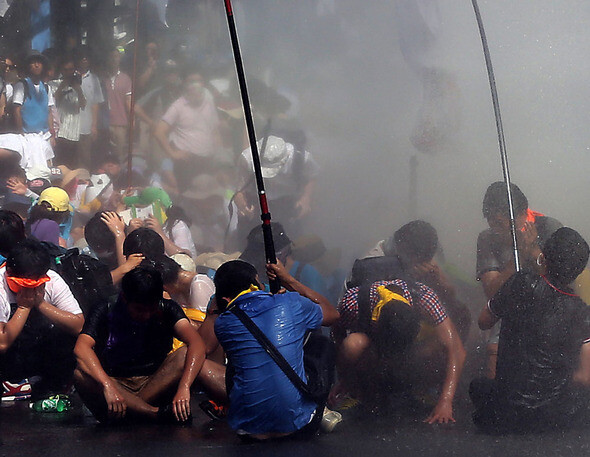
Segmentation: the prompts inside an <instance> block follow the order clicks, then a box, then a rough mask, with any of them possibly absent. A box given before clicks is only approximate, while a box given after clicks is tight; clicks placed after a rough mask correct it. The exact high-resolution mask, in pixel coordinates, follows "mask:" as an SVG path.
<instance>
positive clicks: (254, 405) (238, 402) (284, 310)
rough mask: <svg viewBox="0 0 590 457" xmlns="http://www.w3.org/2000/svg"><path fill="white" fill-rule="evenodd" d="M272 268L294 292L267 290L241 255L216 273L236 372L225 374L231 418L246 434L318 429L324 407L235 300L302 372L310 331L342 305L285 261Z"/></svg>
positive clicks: (224, 337) (222, 338)
mask: <svg viewBox="0 0 590 457" xmlns="http://www.w3.org/2000/svg"><path fill="white" fill-rule="evenodd" d="M267 274H268V276H269V279H271V280H273V279H275V278H278V279H279V280H280V282H281V284H282V285H283V286H284V287H285V288H286V289H287V290H289V291H290V292H286V293H281V294H276V295H271V294H270V293H267V292H265V291H264V290H263V289H262V290H261V284H260V281H259V280H258V274H257V271H256V268H254V267H253V266H252V265H251V264H249V263H247V262H244V261H242V260H232V261H230V262H226V263H224V264H223V265H221V266H220V267H219V269H218V270H217V272H216V274H215V278H214V282H215V297H216V302H217V306H218V308H219V310H220V311H221V314H220V315H219V317H218V318H217V320H216V321H215V334H216V335H217V339H218V340H219V343H220V344H221V346H222V347H223V349H224V350H225V352H226V355H227V358H228V361H229V365H230V366H231V367H233V370H234V375H233V376H231V377H230V375H229V369H228V374H227V375H226V376H227V380H226V384H227V385H228V387H229V386H231V388H228V396H229V401H230V406H229V411H228V416H227V421H228V423H229V426H230V427H231V428H232V429H234V430H236V431H237V432H238V434H239V435H240V437H241V438H242V439H246V440H249V439H254V440H263V439H269V438H279V437H283V436H289V435H294V434H301V435H304V434H305V435H307V433H306V432H308V431H309V432H310V433H311V434H313V433H315V430H312V429H313V428H317V427H318V425H319V422H320V421H321V419H322V412H323V409H324V408H323V406H321V408H318V405H317V404H316V403H315V402H313V401H311V400H310V399H308V398H306V397H305V396H304V395H303V394H302V393H301V392H300V391H299V389H298V388H297V387H295V385H294V384H292V382H291V381H290V380H289V379H288V378H287V377H286V376H285V374H284V373H283V372H282V370H281V369H280V368H279V366H278V365H277V364H276V363H275V362H274V361H273V360H272V359H271V358H270V356H269V355H268V354H267V353H266V352H265V350H264V349H263V348H262V346H261V345H260V344H259V343H258V341H257V340H256V339H255V337H254V336H253V335H252V334H251V333H250V332H249V330H247V329H246V327H244V325H243V324H242V323H241V322H240V320H239V318H238V317H237V316H236V315H235V314H234V313H232V312H231V311H230V310H231V307H234V306H235V307H239V308H240V309H242V310H243V311H244V312H245V313H246V314H247V315H248V316H249V317H250V318H251V319H252V320H253V321H254V323H255V324H256V325H257V326H258V327H259V328H260V329H261V330H262V331H263V333H264V334H265V335H266V336H267V338H268V339H269V340H270V341H271V342H272V344H274V345H275V347H276V348H277V349H278V350H279V351H280V352H281V354H282V355H283V356H284V357H285V359H286V360H287V362H288V363H289V364H290V365H291V366H292V367H293V369H294V370H295V371H296V373H297V375H298V376H300V377H301V378H302V379H303V380H305V379H306V374H305V369H304V366H303V344H304V339H305V336H306V334H307V333H308V331H310V330H313V329H318V328H320V326H321V325H332V324H333V323H334V322H335V321H336V320H337V319H338V312H337V311H336V309H335V308H334V307H333V306H332V305H331V304H330V302H328V300H327V299H326V298H325V297H324V296H322V295H320V294H318V293H317V292H315V291H313V290H311V289H309V288H308V287H305V286H304V285H303V284H301V283H300V282H298V281H297V280H295V278H293V277H292V276H291V275H290V274H289V273H288V272H287V270H286V269H285V267H284V266H283V265H282V264H280V263H278V264H276V265H275V264H268V265H267ZM232 383H233V385H232ZM318 409H321V411H319V415H318Z"/></svg>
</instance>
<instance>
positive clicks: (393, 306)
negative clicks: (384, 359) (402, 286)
mask: <svg viewBox="0 0 590 457" xmlns="http://www.w3.org/2000/svg"><path fill="white" fill-rule="evenodd" d="M419 331H420V315H419V314H418V311H417V310H416V309H415V308H413V307H412V306H409V305H408V304H406V303H404V302H402V301H398V300H391V301H390V302H389V303H387V304H385V305H384V306H383V308H382V309H381V314H380V316H379V319H378V320H377V322H376V325H375V326H374V330H373V332H372V338H371V339H372V341H373V342H374V343H375V347H376V349H377V352H378V353H379V355H382V356H388V355H392V354H400V353H402V352H404V351H405V350H406V349H407V348H408V347H409V346H410V345H411V344H412V343H413V342H414V340H415V339H416V337H417V336H418V332H419Z"/></svg>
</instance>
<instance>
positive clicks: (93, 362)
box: [74, 333, 127, 417]
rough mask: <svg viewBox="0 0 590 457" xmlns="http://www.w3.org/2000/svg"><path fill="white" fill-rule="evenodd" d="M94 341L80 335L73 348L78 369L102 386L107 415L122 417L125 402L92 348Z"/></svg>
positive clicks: (125, 406) (124, 410) (87, 336)
mask: <svg viewBox="0 0 590 457" xmlns="http://www.w3.org/2000/svg"><path fill="white" fill-rule="evenodd" d="M95 344H96V341H94V338H92V337H91V336H90V335H86V334H84V333H83V334H81V335H80V336H79V337H78V340H77V341H76V346H75V347H74V355H75V356H76V360H77V361H78V369H79V370H80V371H82V372H83V373H85V374H86V375H88V376H90V377H91V378H92V379H94V380H95V381H96V382H97V383H98V384H100V385H101V386H102V389H103V394H104V396H105V401H106V402H107V408H108V412H109V415H115V416H120V417H123V416H125V413H126V411H127V402H126V401H125V398H124V396H123V393H122V392H120V391H119V387H118V386H117V382H116V381H114V380H113V379H111V377H110V376H109V375H108V374H107V373H106V372H105V371H104V368H103V367H102V364H101V363H100V360H98V356H97V355H96V352H94V346H95Z"/></svg>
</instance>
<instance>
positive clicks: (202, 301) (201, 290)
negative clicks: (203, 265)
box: [190, 275, 215, 313]
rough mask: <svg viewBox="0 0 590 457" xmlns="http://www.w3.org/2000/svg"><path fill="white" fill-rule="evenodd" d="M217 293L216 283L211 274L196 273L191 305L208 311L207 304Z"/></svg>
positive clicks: (192, 285) (193, 281)
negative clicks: (210, 276)
mask: <svg viewBox="0 0 590 457" xmlns="http://www.w3.org/2000/svg"><path fill="white" fill-rule="evenodd" d="M214 293H215V285H214V284H213V281H212V280H211V278H209V276H207V275H196V276H195V277H194V278H193V280H192V282H191V296H190V300H191V302H190V307H191V308H193V309H198V310H199V311H202V312H204V313H206V312H207V305H208V304H209V300H210V299H211V296H212V295H213V294H214Z"/></svg>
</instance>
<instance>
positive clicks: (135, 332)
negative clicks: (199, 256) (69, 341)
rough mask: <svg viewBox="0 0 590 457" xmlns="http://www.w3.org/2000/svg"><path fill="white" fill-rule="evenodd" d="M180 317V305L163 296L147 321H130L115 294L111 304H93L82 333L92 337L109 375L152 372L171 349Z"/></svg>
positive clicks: (143, 374) (124, 375)
mask: <svg viewBox="0 0 590 457" xmlns="http://www.w3.org/2000/svg"><path fill="white" fill-rule="evenodd" d="M180 319H186V316H185V314H184V312H183V311H182V308H181V307H180V306H179V305H178V304H177V303H175V302H174V301H172V300H165V299H163V300H162V301H161V302H160V304H159V307H158V311H157V313H156V314H155V315H154V316H152V317H151V318H150V319H149V320H148V321H147V322H137V321H134V320H133V319H132V318H131V316H130V315H129V312H128V311H127V305H126V304H125V303H124V302H123V300H122V299H121V298H119V300H118V301H117V302H116V303H115V304H114V305H112V306H109V305H108V304H101V305H99V306H96V307H94V308H93V309H92V310H91V312H90V313H89V315H88V317H86V322H85V324H84V328H83V329H82V333H85V334H87V335H89V336H91V337H92V338H93V339H94V340H95V341H96V346H95V352H96V354H97V355H98V358H99V360H100V363H101V364H102V366H103V368H104V370H105V371H106V373H107V374H108V375H109V376H120V377H129V376H145V375H151V374H153V373H154V372H155V371H156V370H157V369H158V368H159V367H160V365H161V364H162V362H164V359H165V358H166V356H167V355H168V353H169V352H170V350H171V349H172V340H173V338H174V326H175V325H176V323H177V322H178V321H179V320H180Z"/></svg>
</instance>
